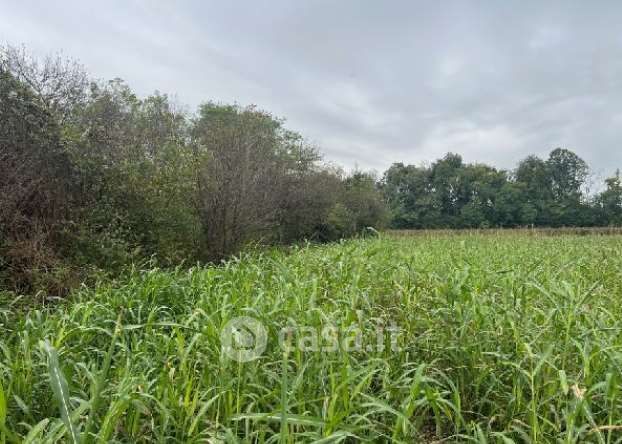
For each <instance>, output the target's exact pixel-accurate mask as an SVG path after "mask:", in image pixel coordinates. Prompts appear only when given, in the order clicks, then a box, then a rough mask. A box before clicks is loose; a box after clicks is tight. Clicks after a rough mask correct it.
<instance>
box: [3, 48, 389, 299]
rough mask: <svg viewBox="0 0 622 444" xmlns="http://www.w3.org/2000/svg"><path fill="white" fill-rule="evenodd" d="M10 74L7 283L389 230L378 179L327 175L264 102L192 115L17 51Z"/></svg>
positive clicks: (6, 60)
mask: <svg viewBox="0 0 622 444" xmlns="http://www.w3.org/2000/svg"><path fill="white" fill-rule="evenodd" d="M0 75H1V76H0V113H1V114H0V224H1V225H0V236H1V237H0V287H5V288H9V289H12V290H17V291H21V292H32V291H35V290H38V289H44V290H47V291H48V292H52V293H54V294H62V293H63V292H64V291H66V289H67V288H68V287H70V286H72V285H75V284H76V283H77V282H80V281H81V280H82V279H84V275H85V272H86V271H87V270H91V269H99V270H104V271H108V272H117V271H119V270H121V269H122V268H123V267H124V266H125V265H127V264H129V263H133V262H136V261H140V260H151V261H154V260H155V261H157V262H159V263H161V264H163V265H166V266H168V265H175V264H179V263H182V262H187V263H193V262H196V261H213V260H220V259H222V258H225V257H227V256H230V255H231V254H235V253H237V252H239V251H240V250H242V249H243V248H245V247H246V246H248V245H251V244H258V243H259V244H275V243H291V242H296V241H299V240H303V239H312V240H318V241H328V240H334V239H338V238H341V237H346V236H351V235H354V234H356V233H359V232H360V231H361V230H362V229H363V228H364V227H365V226H367V225H372V226H375V227H381V226H382V225H383V224H384V222H385V220H386V217H385V214H386V211H385V210H384V201H383V199H382V196H381V194H380V191H379V189H378V187H377V185H376V180H375V179H374V178H373V176H370V175H365V174H362V173H356V174H354V175H352V176H351V177H350V176H348V175H345V174H343V173H342V172H341V171H340V170H338V169H335V168H332V167H329V166H326V165H324V164H323V163H322V162H321V156H320V155H319V152H318V150H317V149H316V148H315V147H313V146H311V145H309V144H308V143H306V142H305V140H304V139H303V138H302V136H300V135H299V134H297V133H294V132H292V131H290V130H288V129H286V128H285V126H284V121H283V120H281V119H278V118H275V117H274V116H272V115H271V114H270V113H268V112H265V111H263V110H260V109H258V108H256V107H254V106H250V107H241V106H238V105H222V104H215V103H212V102H208V103H206V104H204V105H203V106H201V107H200V108H199V110H198V113H197V114H196V115H189V114H187V113H184V112H180V111H178V110H177V109H176V107H175V106H174V104H173V103H171V101H170V100H169V98H168V97H167V96H166V95H162V94H159V93H156V94H154V95H152V96H149V97H146V98H139V97H137V96H136V95H135V94H134V93H133V91H132V90H131V89H130V88H129V87H128V86H127V85H126V84H125V83H124V82H123V81H121V80H119V79H115V80H113V81H110V82H96V81H90V80H88V76H87V75H86V73H85V72H84V70H83V69H82V67H81V66H80V65H78V64H76V63H74V62H71V61H65V60H63V59H60V58H49V59H46V60H44V61H42V62H40V61H37V60H34V59H31V58H29V56H28V55H27V53H26V52H25V51H24V50H17V49H14V48H3V49H2V50H1V51H0Z"/></svg>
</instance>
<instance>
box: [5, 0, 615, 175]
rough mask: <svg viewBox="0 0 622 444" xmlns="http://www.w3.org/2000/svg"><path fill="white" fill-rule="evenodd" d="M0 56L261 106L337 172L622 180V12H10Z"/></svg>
mask: <svg viewBox="0 0 622 444" xmlns="http://www.w3.org/2000/svg"><path fill="white" fill-rule="evenodd" d="M0 42H2V43H10V44H25V45H26V46H27V47H28V48H29V49H30V50H31V51H32V52H34V53H35V54H39V55H41V54H46V53H50V52H55V51H58V50H63V52H64V53H65V54H66V55H67V56H70V57H73V58H77V59H79V60H80V61H81V62H82V63H83V64H84V65H85V66H86V67H87V69H88V71H89V72H90V73H91V74H92V75H93V76H94V77H97V78H102V79H108V78H114V77H121V78H123V79H125V80H126V81H127V82H128V83H129V84H130V85H131V86H132V88H134V90H136V91H137V92H138V93H140V94H149V93H151V92H153V91H154V90H156V89H157V90H159V91H162V92H166V93H169V94H175V95H176V97H177V99H178V101H179V102H181V103H183V104H187V105H188V106H189V107H190V109H191V110H193V109H194V108H195V107H196V106H197V105H198V104H199V103H201V102H203V101H206V100H216V101H223V102H238V103H240V104H243V105H246V104H257V105H259V106H260V107H261V108H264V109H266V110H269V111H271V112H273V113H275V114H276V115H279V116H282V117H285V118H287V120H288V126H289V127H290V128H291V129H294V130H297V131H299V132H301V133H302V134H303V135H304V136H306V137H307V138H308V139H310V140H311V141H313V142H315V143H317V144H318V145H319V146H320V147H321V149H322V151H323V152H324V153H325V157H326V158H327V159H328V160H331V161H335V162H337V163H339V164H341V165H344V166H346V167H348V168H352V167H353V166H355V165H358V166H360V167H362V168H374V169H376V170H378V171H382V170H384V169H385V168H386V167H388V166H389V165H390V164H391V163H393V162H396V161H403V162H406V163H419V162H422V161H432V160H434V159H436V158H438V157H440V156H442V155H443V153H445V152H447V151H453V152H458V153H460V154H462V155H463V157H464V158H465V159H466V160H467V161H481V162H487V163H492V164H494V165H496V166H499V167H502V168H511V167H513V166H514V165H515V164H516V162H517V161H518V160H520V159H521V158H523V157H525V156H526V155H527V154H530V153H535V154H539V155H542V156H546V154H547V153H548V152H549V151H550V150H551V149H552V148H555V147H557V146H562V147H566V148H570V149H572V150H574V151H575V152H577V153H578V154H579V155H580V156H582V157H583V158H584V159H585V160H587V161H588V162H589V163H590V165H591V166H592V167H593V169H594V170H595V172H596V173H598V174H600V175H602V174H608V173H610V172H612V171H613V170H614V169H615V168H616V167H617V166H620V167H622V144H621V142H622V141H621V139H622V137H621V136H622V1H611V2H606V1H597V2H589V1H577V2H572V1H560V2H552V1H537V2H525V1H515V2H514V1H487V2H485V1H456V2H451V1H442V2H425V3H424V2H415V1H388V0H387V1H380V0H376V1H371V0H369V1H363V0H358V1H356V0H352V1H344V0H332V1H312V0H286V1H270V2H268V1H260V0H254V1H250V0H249V1H246V2H241V1H230V0H228V1H222V0H219V1H204V0H196V1H159V0H144V1H116V0H115V1H111V0H108V1H106V2H103V1H100V2H91V1H84V0H81V1H49V0H47V1H28V0H21V1H19V2H18V1H8V0H0Z"/></svg>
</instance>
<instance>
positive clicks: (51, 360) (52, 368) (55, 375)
mask: <svg viewBox="0 0 622 444" xmlns="http://www.w3.org/2000/svg"><path fill="white" fill-rule="evenodd" d="M41 347H42V348H43V350H44V351H45V352H46V353H47V355H48V371H49V374H50V385H51V386H52V390H53V391H54V396H56V400H57V401H58V403H59V406H60V415H61V419H62V420H63V422H64V423H65V427H66V428H67V433H68V435H69V439H70V442H72V443H73V444H80V435H79V433H78V430H77V429H76V427H75V425H74V424H73V422H72V421H71V410H70V408H71V405H70V403H69V387H68V385H67V380H66V379H65V375H64V374H63V372H62V370H61V368H60V364H59V363H58V352H57V351H56V349H55V348H54V347H53V346H52V345H51V344H50V343H49V342H48V341H45V342H43V341H42V342H41Z"/></svg>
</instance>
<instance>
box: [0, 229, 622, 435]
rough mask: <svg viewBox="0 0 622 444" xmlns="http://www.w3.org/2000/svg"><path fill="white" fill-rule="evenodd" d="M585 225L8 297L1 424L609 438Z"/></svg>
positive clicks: (612, 320)
mask: <svg viewBox="0 0 622 444" xmlns="http://www.w3.org/2000/svg"><path fill="white" fill-rule="evenodd" d="M583 234H584V235H572V234H565V235H559V236H554V235H546V236H544V235H542V236H540V235H527V234H524V233H492V234H482V233H471V234H451V233H437V234H434V233H424V234H421V235H413V236H402V237H396V236H388V235H383V236H381V237H380V238H374V239H357V240H350V241H344V242H341V243H336V244H330V245H325V246H300V247H295V248H291V249H289V250H288V251H283V250H270V251H266V252H263V253H252V254H248V255H242V256H241V257H240V258H238V259H234V260H231V261H228V262H226V263H224V264H223V265H221V266H219V267H195V268H191V269H187V268H179V269H178V270H172V271H171V270H169V271H163V270H157V269H151V270H138V269H137V270H134V271H133V272H131V273H128V276H126V277H123V278H119V279H118V280H116V281H114V282H102V283H100V284H99V285H98V286H97V287H95V288H83V289H81V290H78V291H76V292H74V293H73V294H72V295H71V296H70V297H69V298H68V299H67V300H66V301H62V302H50V303H48V304H47V305H46V306H45V307H41V306H37V307H36V309H33V308H30V309H26V308H25V307H26V304H25V303H24V301H23V300H20V299H14V298H6V299H7V300H6V301H5V302H3V303H2V306H1V307H2V308H1V310H2V311H1V312H0V329H1V331H2V336H1V337H0V383H1V389H0V442H1V443H4V442H9V443H11V442H15V443H17V442H31V443H40V442H68V443H73V442H80V443H91V442H98V443H104V442H128V443H129V442H138V443H142V442H161V443H164V442H197V443H198V442H213V443H217V442H256V443H263V442H279V443H298V442H318V443H320V442H321V443H333V442H335V443H336V442H352V443H353V442H361V441H366V442H404V443H412V442H422V443H433V442H477V443H512V442H517V443H522V442H531V443H549V442H551V443H552V442H561V443H575V442H593V443H614V442H621V441H622V393H621V388H622V386H621V384H622V372H621V370H622V323H621V322H620V319H621V318H622V236H617V235H606V236H601V235H596V234H590V233H587V234H586V233H583ZM241 316H244V317H245V318H242V319H249V318H252V319H253V320H255V321H256V324H258V325H260V326H261V328H262V329H263V333H264V336H263V338H260V337H259V336H261V335H257V331H256V330H255V331H250V332H249V331H240V330H236V329H233V330H227V328H228V327H227V326H228V325H230V322H231V321H232V320H234V319H238V318H239V317H241ZM247 327H248V325H247ZM249 329H250V330H253V329H252V328H250V327H249ZM223 332H224V333H227V332H230V333H231V334H232V336H233V345H231V347H228V348H227V347H224V348H223V338H224V337H225V335H224V334H223ZM253 341H260V342H261V341H263V342H262V343H261V344H259V345H261V347H260V349H257V347H255V346H256V345H257V344H253ZM232 347H233V348H235V350H233V352H232V350H231V348H232ZM253 347H255V348H253ZM238 349H242V350H243V351H244V350H253V351H256V352H257V353H256V356H252V357H250V359H246V358H244V359H242V358H241V355H240V354H236V353H238V352H239V350H238ZM236 350H237V351H236Z"/></svg>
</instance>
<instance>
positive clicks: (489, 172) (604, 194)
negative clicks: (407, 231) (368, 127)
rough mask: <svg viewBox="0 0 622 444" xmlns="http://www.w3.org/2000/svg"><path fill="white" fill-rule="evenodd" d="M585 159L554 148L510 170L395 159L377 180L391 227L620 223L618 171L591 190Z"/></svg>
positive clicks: (454, 157) (452, 158)
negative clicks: (417, 163)
mask: <svg viewBox="0 0 622 444" xmlns="http://www.w3.org/2000/svg"><path fill="white" fill-rule="evenodd" d="M588 178H589V168H588V165H587V163H586V162H585V161H584V160H583V159H581V158H580V157H579V156H577V155H576V154H575V153H573V152H572V151H570V150H567V149H563V148H556V149H554V150H553V151H551V153H550V154H549V156H548V158H547V159H541V158H539V157H537V156H533V155H532V156H528V157H527V158H525V159H524V160H522V161H521V162H520V163H519V164H518V166H517V167H516V168H515V169H514V170H512V171H504V170H498V169H496V168H493V167H491V166H488V165H484V164H479V163H476V164H467V163H465V162H464V161H463V160H462V158H461V156H460V155H458V154H453V153H448V154H447V155H445V156H444V157H443V158H442V159H439V160H437V161H435V162H434V163H432V164H431V165H429V166H414V165H404V164H402V163H396V164H394V165H392V166H391V167H390V168H389V169H388V170H387V171H386V172H385V174H384V177H383V180H382V182H381V184H380V186H381V188H382V189H383V191H384V195H385V196H386V199H387V201H388V204H389V206H390V208H391V214H392V218H391V224H392V226H393V227H394V228H492V227H502V228H512V227H525V226H537V227H594V226H619V225H620V224H622V182H621V180H620V172H619V171H617V172H616V173H615V175H614V176H612V177H610V178H608V179H606V180H605V186H604V189H603V190H602V191H601V192H599V193H596V194H590V193H589V192H588Z"/></svg>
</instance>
